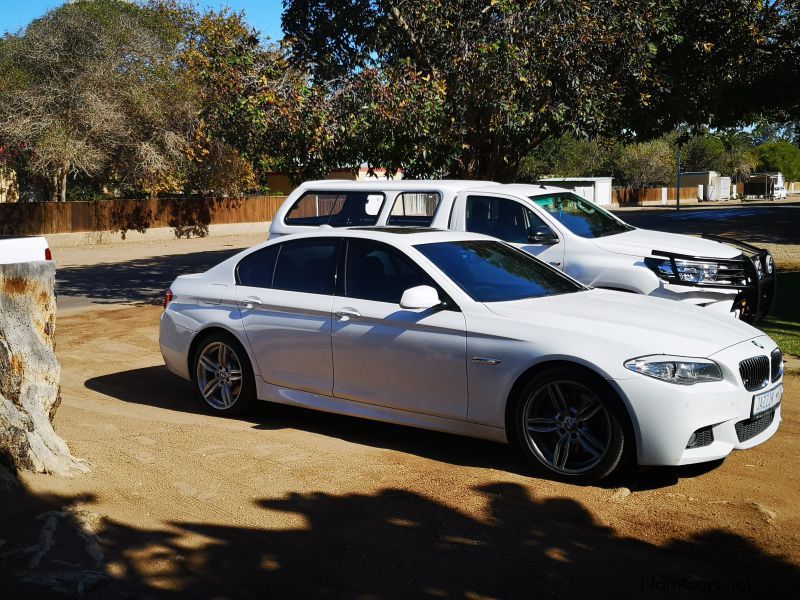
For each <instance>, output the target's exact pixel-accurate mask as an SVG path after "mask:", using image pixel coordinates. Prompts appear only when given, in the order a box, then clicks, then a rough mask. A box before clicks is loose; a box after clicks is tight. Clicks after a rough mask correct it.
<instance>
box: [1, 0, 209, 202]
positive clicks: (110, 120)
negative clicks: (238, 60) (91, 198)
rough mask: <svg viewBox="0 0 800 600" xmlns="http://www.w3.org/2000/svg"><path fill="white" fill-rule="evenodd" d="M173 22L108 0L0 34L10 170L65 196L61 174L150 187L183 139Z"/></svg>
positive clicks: (166, 175)
mask: <svg viewBox="0 0 800 600" xmlns="http://www.w3.org/2000/svg"><path fill="white" fill-rule="evenodd" d="M179 35H180V32H178V31H176V30H175V29H173V28H171V27H170V26H169V24H168V23H166V22H164V21H163V20H160V19H158V18H157V15H156V14H155V13H153V12H152V11H149V10H146V9H143V8H141V7H139V6H136V5H132V4H129V3H127V2H119V1H115V0H94V1H79V2H75V3H72V4H66V5H64V6H62V7H60V8H58V9H55V10H53V11H51V12H49V13H47V14H46V15H45V16H44V17H42V18H40V19H37V20H35V21H33V22H32V23H31V24H30V25H29V26H28V27H27V28H26V29H25V30H24V31H23V32H22V33H20V34H19V35H14V34H7V35H6V36H5V37H3V38H2V40H1V41H0V82H1V83H2V85H0V139H1V140H2V143H3V144H4V145H5V146H6V148H7V149H8V150H9V152H11V153H12V155H13V157H14V162H15V165H16V166H17V168H18V170H22V171H26V172H27V173H28V174H29V175H31V176H35V177H39V178H40V179H41V180H43V181H44V184H45V187H47V188H48V189H49V191H50V196H51V198H52V199H60V200H62V201H63V200H64V199H65V197H66V188H67V177H68V176H69V175H73V176H75V175H78V174H83V175H89V176H91V175H97V174H100V173H101V172H104V171H106V170H107V169H110V168H112V167H113V171H114V175H115V176H117V177H119V178H122V179H125V180H130V181H131V182H135V183H136V184H138V185H140V186H141V187H142V188H143V189H145V190H148V191H151V192H157V191H158V190H160V189H163V188H164V187H169V186H170V185H171V183H170V180H171V178H172V177H174V173H175V165H176V162H179V161H180V158H181V155H182V150H183V148H184V147H185V146H186V145H187V143H188V136H189V132H190V129H191V124H192V117H193V108H192V99H191V94H189V93H188V91H187V89H186V88H185V86H184V85H183V81H182V79H181V78H180V77H176V76H175V72H174V68H173V64H174V63H173V61H174V59H175V48H176V47H177V43H178V41H179Z"/></svg>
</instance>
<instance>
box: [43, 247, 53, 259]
mask: <svg viewBox="0 0 800 600" xmlns="http://www.w3.org/2000/svg"><path fill="white" fill-rule="evenodd" d="M44 259H45V260H53V253H52V252H50V248H45V249H44Z"/></svg>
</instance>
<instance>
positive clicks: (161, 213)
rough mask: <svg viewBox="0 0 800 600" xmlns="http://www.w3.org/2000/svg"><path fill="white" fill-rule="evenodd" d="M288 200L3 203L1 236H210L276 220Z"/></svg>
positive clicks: (277, 197) (193, 199) (248, 197)
mask: <svg viewBox="0 0 800 600" xmlns="http://www.w3.org/2000/svg"><path fill="white" fill-rule="evenodd" d="M285 199H286V197H285V196H246V197H243V198H157V199H153V200H99V201H95V202H22V203H20V202H15V203H3V204H0V235H47V234H50V233H78V232H94V231H119V232H122V233H123V234H124V233H125V232H127V231H140V232H144V231H146V230H147V229H150V228H151V227H172V228H174V229H175V235H177V236H178V237H190V236H197V235H205V234H207V233H208V226H209V225H212V224H215V225H216V224H228V223H258V222H263V221H271V220H272V218H273V217H274V216H275V212H276V211H277V210H278V208H279V207H280V205H281V203H282V202H283V201H284V200H285Z"/></svg>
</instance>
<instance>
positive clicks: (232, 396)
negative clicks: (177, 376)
mask: <svg viewBox="0 0 800 600" xmlns="http://www.w3.org/2000/svg"><path fill="white" fill-rule="evenodd" d="M193 364H194V382H195V389H196V390H197V393H198V395H199V396H200V398H201V399H202V400H203V401H204V402H205V403H206V404H207V405H208V406H209V407H211V408H212V409H213V410H214V411H215V412H218V413H223V414H229V415H239V414H242V413H244V412H246V411H247V410H248V409H250V408H252V406H253V404H254V403H255V399H256V394H255V380H254V378H253V369H252V367H251V366H250V361H249V360H248V358H247V353H246V352H245V350H244V348H243V347H242V345H241V344H240V343H239V342H238V341H237V340H236V338H234V337H233V336H232V335H230V334H226V333H221V332H220V333H214V334H211V335H209V336H208V337H207V338H205V339H203V341H202V342H200V344H199V345H198V347H197V350H196V351H195V354H194V361H193Z"/></svg>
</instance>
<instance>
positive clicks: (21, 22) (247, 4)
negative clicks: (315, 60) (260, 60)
mask: <svg viewBox="0 0 800 600" xmlns="http://www.w3.org/2000/svg"><path fill="white" fill-rule="evenodd" d="M63 3H64V2H63V0H0V34H2V33H5V32H7V31H17V30H18V29H20V28H22V27H25V25H27V24H28V23H30V22H31V21H32V20H33V19H35V18H36V17H41V16H42V15H43V14H45V13H46V12H47V11H48V10H50V9H52V8H55V7H57V6H60V5H62V4H63ZM197 3H198V4H199V5H200V6H201V7H211V8H215V9H220V8H223V7H226V6H227V7H230V8H232V9H233V10H236V11H240V10H244V12H245V14H246V15H247V21H248V22H249V23H250V24H251V25H252V26H253V27H255V28H256V29H258V30H259V31H260V32H261V33H262V34H264V35H267V36H269V37H271V38H272V39H273V40H279V39H281V38H282V37H283V32H282V31H281V11H282V10H283V7H282V6H281V0H227V1H226V0H199V1H198V2H197Z"/></svg>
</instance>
